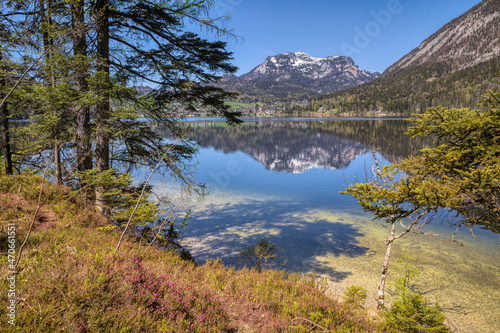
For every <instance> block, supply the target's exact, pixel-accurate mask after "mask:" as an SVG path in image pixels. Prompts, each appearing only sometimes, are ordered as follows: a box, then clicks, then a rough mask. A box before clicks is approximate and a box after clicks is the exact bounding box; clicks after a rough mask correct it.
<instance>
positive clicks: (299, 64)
mask: <svg viewBox="0 0 500 333" xmlns="http://www.w3.org/2000/svg"><path fill="white" fill-rule="evenodd" d="M379 74H380V73H378V72H375V73H371V72H369V71H366V70H361V69H360V68H359V67H358V66H357V65H356V64H355V63H354V61H353V60H352V59H351V58H350V57H346V56H329V57H324V58H315V57H312V56H310V55H309V54H307V53H305V52H287V53H281V54H277V55H274V56H269V57H267V58H266V59H265V60H264V61H263V62H262V63H261V64H259V65H257V66H256V67H255V68H253V69H252V70H251V71H249V72H248V73H245V74H243V75H241V76H239V77H238V76H234V75H232V76H224V77H223V78H222V79H221V81H219V83H218V86H219V87H222V88H225V89H229V90H233V91H237V92H240V93H242V94H245V95H247V96H252V97H254V98H257V99H264V100H266V99H273V98H274V99H281V100H289V99H293V98H296V99H304V98H307V97H312V96H318V95H319V94H322V93H328V92H334V91H339V90H342V89H346V88H350V87H353V86H356V85H359V84H362V83H365V82H369V81H371V80H373V79H375V78H376V77H377V76H378V75H379Z"/></svg>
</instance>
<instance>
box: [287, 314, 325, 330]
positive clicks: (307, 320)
mask: <svg viewBox="0 0 500 333" xmlns="http://www.w3.org/2000/svg"><path fill="white" fill-rule="evenodd" d="M296 320H302V321H306V322H308V323H310V324H313V325H314V326H316V327H319V328H321V329H322V330H323V332H327V333H328V330H327V329H326V328H324V327H323V326H321V325H318V324H316V323H315V322H313V321H310V320H309V319H306V318H302V317H297V318H294V319H293V320H292V323H293V322H294V321H296Z"/></svg>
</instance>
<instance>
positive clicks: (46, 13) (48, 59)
mask: <svg viewBox="0 0 500 333" xmlns="http://www.w3.org/2000/svg"><path fill="white" fill-rule="evenodd" d="M38 4H39V6H40V21H41V23H42V37H43V49H44V52H45V63H46V65H47V68H48V70H49V76H48V77H46V80H45V81H46V83H47V84H50V86H51V87H55V86H56V77H55V73H54V69H53V68H52V51H51V48H52V44H53V41H52V38H51V37H50V35H49V27H50V26H51V25H52V18H51V14H50V9H51V1H50V0H48V1H47V10H45V0H38ZM58 131H59V129H57V130H56V137H55V138H54V140H55V143H54V148H53V150H54V179H55V182H56V184H59V183H61V182H62V164H61V146H60V145H59V142H58V138H57V132H58Z"/></svg>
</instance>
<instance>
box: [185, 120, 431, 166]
mask: <svg viewBox="0 0 500 333" xmlns="http://www.w3.org/2000/svg"><path fill="white" fill-rule="evenodd" d="M407 128H408V122H405V121H404V120H383V121H378V120H350V121H344V120H340V121H257V122H247V123H244V124H243V125H241V126H236V127H227V125H226V124H225V123H223V122H201V123H195V124H193V127H192V130H191V133H190V139H191V140H193V141H196V142H197V143H199V144H200V146H201V147H204V148H206V147H213V148H214V149H216V150H220V151H223V152H224V153H226V154H228V153H231V152H235V151H241V152H244V153H246V154H248V155H250V156H252V157H253V158H254V159H255V160H256V161H259V162H260V163H262V164H263V165H264V166H265V167H266V169H269V170H274V171H279V172H284V173H302V172H305V171H307V170H309V169H312V168H328V169H345V168H346V167H347V166H349V164H350V163H351V161H352V160H354V158H356V157H357V156H359V155H363V154H365V153H367V152H369V151H371V150H372V147H375V148H378V149H379V152H380V153H381V154H382V155H383V156H384V157H385V158H386V159H388V160H389V161H391V162H394V161H396V160H399V159H401V158H404V157H406V156H408V155H409V154H410V153H411V152H412V151H415V149H420V148H422V147H423V145H422V144H420V145H416V144H415V142H412V140H411V138H410V137H409V136H407V135H404V133H405V132H406V131H407ZM428 141H430V140H428ZM427 144H430V142H427Z"/></svg>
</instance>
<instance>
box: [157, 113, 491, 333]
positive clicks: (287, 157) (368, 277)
mask: <svg viewBox="0 0 500 333" xmlns="http://www.w3.org/2000/svg"><path fill="white" fill-rule="evenodd" d="M191 124H192V127H193V129H192V133H191V139H192V140H194V141H196V142H198V143H199V145H200V147H201V148H200V152H199V155H198V156H197V159H198V162H199V164H198V166H197V169H198V174H197V178H196V180H197V181H198V182H203V183H206V184H207V187H208V189H209V191H210V195H208V196H207V197H206V198H204V199H203V200H202V201H199V200H193V201H192V202H191V208H192V218H191V220H190V223H189V226H188V227H187V229H186V230H185V234H184V244H185V247H186V248H187V249H188V250H189V251H190V252H191V253H192V254H193V255H194V257H195V258H196V260H197V262H200V263H203V262H204V261H205V260H206V259H209V258H221V259H222V260H223V261H224V262H225V263H226V264H230V265H235V264H236V257H237V252H238V250H239V249H241V248H242V247H243V246H244V245H246V244H249V243H251V242H253V241H254V240H255V239H256V238H258V237H264V236H267V235H272V236H271V240H272V241H273V242H275V243H278V244H280V245H281V246H282V247H285V248H286V249H287V252H286V253H285V256H286V257H288V261H287V263H286V265H285V266H284V268H286V269H287V270H288V271H293V272H304V273H307V272H317V273H318V274H320V275H323V276H326V277H327V278H328V279H329V281H330V282H331V290H332V294H333V295H334V296H336V295H339V294H341V293H342V290H343V288H345V286H349V285H360V286H363V287H365V288H366V289H367V290H368V299H369V301H370V302H371V304H372V305H374V304H375V303H374V301H373V300H374V299H375V297H376V290H377V287H378V281H379V278H380V271H381V267H382V261H383V257H384V254H385V245H386V243H385V240H386V238H387V235H388V229H387V228H386V227H385V226H384V225H383V223H382V222H380V221H373V220H372V215H371V214H370V213H367V212H364V211H363V209H362V208H361V207H360V206H359V205H358V204H357V202H356V200H355V199H354V198H352V197H350V196H347V195H341V194H339V191H342V190H344V189H345V188H346V186H348V185H349V184H351V183H353V182H356V181H360V182H362V181H364V180H366V177H369V176H370V173H371V167H372V165H373V157H372V147H377V148H378V153H377V158H378V159H379V160H380V161H381V162H382V163H383V164H388V163H392V162H394V161H397V160H399V159H401V158H404V157H406V156H408V155H409V154H410V153H411V152H412V151H416V150H418V149H421V148H423V147H426V146H430V145H432V141H431V140H428V139H427V140H423V141H420V142H415V141H411V140H410V138H409V137H408V136H406V135H404V132H405V131H406V129H407V126H408V123H407V122H404V121H403V120H399V119H392V120H388V119H384V120H381V119H377V120H373V119H321V120H317V119H315V120H313V119H311V120H304V119H286V120H283V119H282V120H279V119H274V120H271V119H261V120H260V121H255V120H253V121H246V122H245V123H244V124H243V125H242V126H238V127H228V126H227V125H226V124H225V123H224V122H222V121H196V122H192V123H191ZM155 185H156V189H157V191H158V190H159V191H160V192H163V194H164V195H167V194H168V193H169V191H171V189H172V186H171V184H168V185H162V184H161V182H158V181H157V182H156V184H155ZM428 229H429V231H431V232H434V233H440V234H451V233H453V232H454V229H453V228H451V227H450V226H449V225H448V224H447V223H446V222H441V223H438V222H434V223H433V224H432V225H430V226H429V228H428ZM474 232H475V235H476V236H477V237H478V239H476V238H474V237H472V236H471V235H470V234H469V233H468V232H466V231H460V232H459V233H458V236H457V237H458V239H460V240H461V241H463V242H465V246H458V245H454V244H452V243H451V242H450V241H449V239H450V237H449V236H441V237H432V236H424V235H405V236H404V237H403V238H401V239H399V240H396V242H395V245H394V247H393V252H392V257H391V263H394V262H395V259H396V258H398V257H400V256H401V255H403V254H405V253H409V254H411V255H413V257H414V258H415V260H416V261H415V264H416V265H417V266H418V268H419V269H420V270H421V274H420V276H419V279H418V281H417V286H418V288H417V290H418V291H419V292H421V293H422V294H424V295H425V296H426V297H428V298H429V300H431V301H434V300H435V299H436V297H437V298H438V299H439V301H440V304H441V305H442V307H443V308H444V311H445V313H446V315H447V317H448V320H449V322H448V323H449V325H450V327H452V328H453V329H454V330H455V331H456V332H500V265H499V262H500V241H499V235H498V234H496V233H494V232H492V231H490V230H485V229H482V228H479V227H478V228H475V229H474ZM389 270H390V268H389ZM388 282H389V284H388V286H387V292H389V291H390V289H391V286H390V283H391V274H390V273H389V281H388Z"/></svg>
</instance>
